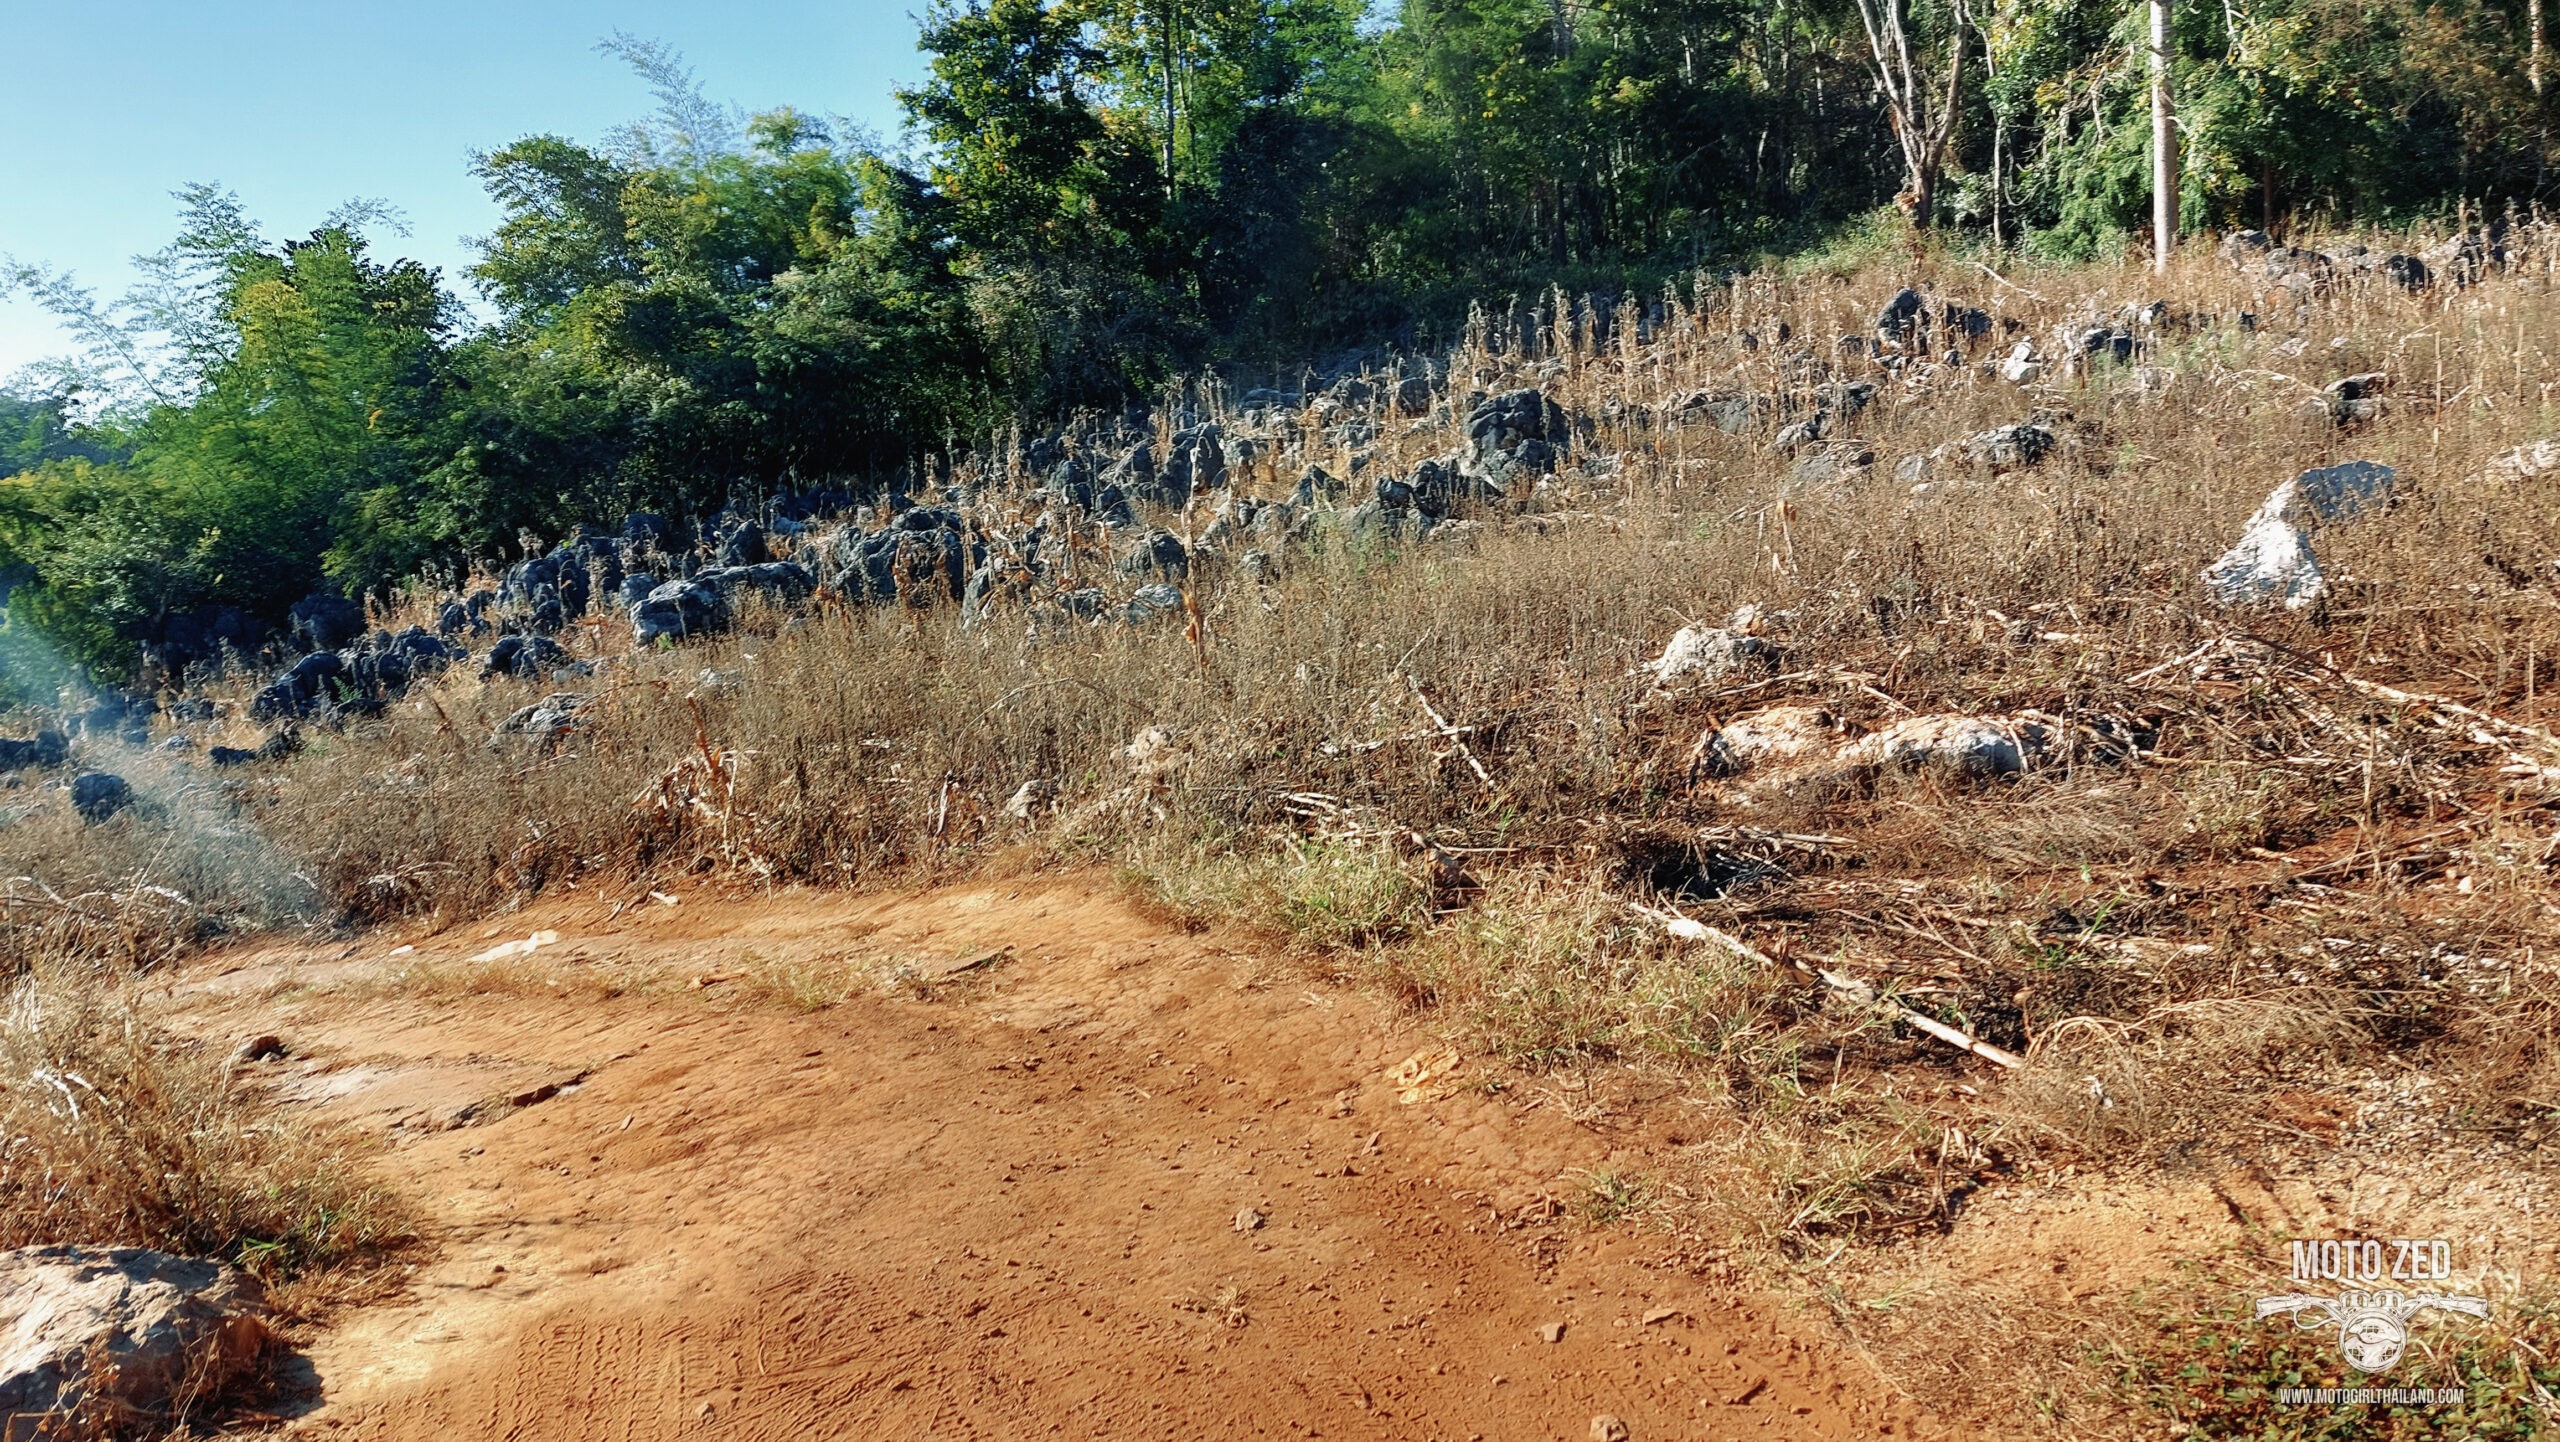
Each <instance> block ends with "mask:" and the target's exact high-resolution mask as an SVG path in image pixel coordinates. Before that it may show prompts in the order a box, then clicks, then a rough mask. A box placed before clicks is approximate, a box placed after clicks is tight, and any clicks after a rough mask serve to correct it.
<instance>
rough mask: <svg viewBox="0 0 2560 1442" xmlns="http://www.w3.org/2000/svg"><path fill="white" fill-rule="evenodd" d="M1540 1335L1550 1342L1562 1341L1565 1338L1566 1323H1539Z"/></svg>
mask: <svg viewBox="0 0 2560 1442" xmlns="http://www.w3.org/2000/svg"><path fill="white" fill-rule="evenodd" d="M1538 1335H1539V1336H1540V1337H1543V1338H1545V1339H1546V1340H1547V1341H1550V1342H1561V1341H1563V1340H1564V1323H1562V1322H1542V1323H1540V1324H1539V1325H1538Z"/></svg>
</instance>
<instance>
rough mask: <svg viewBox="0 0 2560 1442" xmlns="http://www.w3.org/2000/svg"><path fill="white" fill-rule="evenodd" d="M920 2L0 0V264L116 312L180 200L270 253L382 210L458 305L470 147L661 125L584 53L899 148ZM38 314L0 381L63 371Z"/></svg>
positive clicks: (7, 313)
mask: <svg viewBox="0 0 2560 1442" xmlns="http://www.w3.org/2000/svg"><path fill="white" fill-rule="evenodd" d="M921 8H922V0H912V3H911V0H834V3H816V0H752V3H739V0H731V3H727V4H717V5H714V4H701V3H694V4H678V3H673V0H620V3H606V0H426V3H419V0H409V3H405V4H384V3H378V0H335V3H324V0H0V53H5V54H6V56H7V59H6V61H5V74H6V75H7V84H6V87H5V89H0V254H5V255H9V256H12V257H14V258H16V259H18V260H21V261H26V262H31V263H35V264H41V265H46V266H50V267H53V268H55V269H60V270H68V271H71V272H72V273H73V274H74V275H75V276H76V277H77V278H78V279H79V280H80V281H81V282H83V283H84V284H86V285H88V286H90V287H91V288H92V289H94V290H96V291H98V292H100V293H101V294H102V295H106V296H112V295H115V294H118V293H121V292H122V291H123V290H124V288H125V287H126V286H127V285H128V284H130V283H131V281H132V279H133V272H132V270H131V267H130V265H129V261H130V259H131V257H133V256H135V255H138V254H142V253H145V252H148V251H153V250H157V249H159V248H160V247H161V246H162V245H164V244H166V243H167V242H168V239H169V236H170V233H171V232H172V231H173V230H174V228H175V226H176V204H175V202H173V201H172V200H171V199H170V192H171V191H173V190H175V189H177V188H178V187H179V186H180V185H182V184H185V183H187V182H189V181H197V180H204V181H213V182H216V183H218V184H220V185H222V186H224V187H226V188H228V189H230V190H233V191H236V192H237V193H238V194H239V196H240V199H241V201H242V204H243V205H244V207H245V208H246V209H247V211H248V213H249V214H250V215H251V216H252V217H254V218H256V219H257V221H258V222H259V223H260V224H261V225H262V226H263V227H264V228H265V231H266V233H267V234H268V235H269V236H271V237H277V238H282V237H285V236H293V235H300V234H302V233H304V232H306V231H308V230H310V229H311V228H312V227H314V226H316V225H318V224H319V223H320V222H321V220H322V219H323V217H325V216H326V215H327V214H328V213H329V211H330V210H332V209H334V208H335V207H336V206H337V205H338V204H340V203H341V202H343V201H346V200H348V199H350V198H353V197H358V196H365V197H373V198H379V199H382V200H386V201H389V202H390V203H391V204H392V205H394V206H396V207H398V208H399V209H400V210H401V211H402V212H403V214H404V215H405V217H406V219H407V222H408V225H409V234H408V236H407V237H405V238H402V237H398V236H393V235H387V234H386V235H378V236H377V241H378V242H379V244H380V246H381V248H382V249H383V250H385V251H387V252H394V253H398V254H402V255H410V256H415V257H417V258H418V259H420V260H423V261H425V262H427V263H428V264H430V265H436V266H441V267H443V269H444V271H445V274H446V278H447V280H448V283H449V284H451V285H452V286H453V287H454V288H455V289H457V290H459V291H461V292H462V293H464V294H466V295H467V294H469V289H468V285H467V282H466V281H465V280H464V279H463V277H462V275H461V271H462V268H463V267H464V266H465V265H466V264H468V263H469V261H470V259H471V255H472V252H471V248H470V247H469V245H468V244H466V243H465V240H464V237H466V236H472V235H482V234H486V233H487V232H488V231H489V230H491V229H492V228H493V227H494V226H495V224H496V221H497V212H496V211H495V209H494V208H493V207H491V206H490V204H489V203H488V201H487V200H486V199H485V198H484V197H483V196H482V194H481V192H480V188H479V186H478V185H477V184H476V183H475V182H474V181H473V180H472V178H471V174H470V171H469V162H470V155H471V152H473V151H475V150H485V149H490V148H494V147H496V146H499V145H503V144H505V143H506V142H508V141H510V140H513V139H515V138H517V137H518V136H522V135H529V134H536V133H543V132H548V133H552V134H559V135H567V136H570V137H573V138H576V139H582V140H595V139H601V138H602V137H603V136H604V135H605V134H606V132H608V131H610V130H612V129H613V128H614V127H615V126H617V125H620V124H622V123H624V122H626V121H629V120H633V119H636V118H638V117H640V116H641V115H643V114H645V113H646V112H647V111H649V110H650V108H651V105H652V102H651V100H650V98H649V93H648V90H647V88H646V87H645V86H644V85H643V84H642V83H641V82H640V80H639V79H638V77H636V76H634V75H633V74H632V73H631V72H630V70H629V69H628V68H627V67H626V66H625V65H623V63H622V62H621V61H619V60H616V59H613V58H612V57H610V56H605V55H599V54H597V53H596V51H595V45H596V42H597V41H599V40H601V39H603V38H605V37H606V36H608V35H610V34H612V33H613V32H614V31H616V30H621V31H625V32H628V33H629V34H631V35H633V36H635V37H638V38H640V39H644V40H655V41H659V42H661V43H663V44H666V45H668V46H671V47H673V48H674V49H675V50H677V51H679V52H681V53H682V54H683V55H684V57H685V59H686V60H687V61H688V62H689V63H690V64H691V65H692V67H693V69H694V72H695V74H696V76H697V77H698V78H699V79H700V81H701V85H702V88H703V90H704V91H705V93H707V94H708V95H709V96H710V97H711V98H712V99H714V100H717V101H722V102H731V103H735V104H737V105H739V106H741V107H743V108H745V109H747V110H750V111H754V110H766V109H771V108H773V107H775V106H779V105H792V106H796V107H798V108H799V109H801V110H805V111H810V112H813V113H818V114H829V115H841V116H845V117H848V118H850V119H852V120H855V121H857V122H860V123H862V124H866V125H868V126H870V127H872V128H873V129H874V130H876V131H878V132H879V133H881V135H882V136H883V137H884V138H886V139H888V140H890V141H892V142H894V141H895V140H896V138H897V127H898V123H899V116H898V110H897V104H896V101H895V99H894V97H893V96H892V94H891V91H892V90H893V89H894V88H895V87H896V86H898V85H900V84H907V83H912V82H913V81H914V80H915V79H916V78H917V77H919V76H921V75H922V74H923V71H924V64H923V60H922V58H921V57H920V56H919V55H918V54H917V52H916V48H915V28H916V27H915V19H914V15H915V13H916V12H917V11H918V10H920V9H921ZM69 348H70V347H69V343H68V341H67V340H66V338H65V337H64V336H63V335H62V333H61V332H60V331H59V330H58V329H57V328H56V327H55V326H54V325H53V323H52V320H51V318H50V317H48V316H47V315H45V314H44V313H43V312H42V311H40V310H38V309H37V308H36V307H35V306H34V305H33V304H31V303H29V302H28V301H26V300H24V299H23V298H21V299H11V300H0V379H5V378H6V377H7V376H8V375H9V374H11V373H12V372H15V371H17V370H19V369H20V368H22V367H24V366H26V365H28V364H29V363H31V362H33V361H36V360H40V359H42V358H44V357H46V356H49V355H57V354H61V353H63V352H65V351H67V350H68V349H69Z"/></svg>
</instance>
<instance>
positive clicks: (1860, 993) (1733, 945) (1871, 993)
mask: <svg viewBox="0 0 2560 1442" xmlns="http://www.w3.org/2000/svg"><path fill="white" fill-rule="evenodd" d="M1628 905H1629V906H1630V907H1631V908H1632V909H1633V910H1635V911H1636V912H1637V913H1639V914H1641V915H1644V916H1647V917H1650V918H1652V919H1653V920H1655V921H1658V922H1660V923H1662V926H1663V929H1664V930H1667V931H1669V932H1670V933H1671V934H1672V935H1673V936H1676V937H1679V938H1680V939H1681V940H1683V941H1712V942H1714V943H1715V944H1716V945H1718V946H1721V947H1723V948H1724V949H1725V950H1727V951H1730V952H1732V953H1733V954H1734V955H1736V956H1739V957H1741V958H1742V959H1743V960H1745V961H1749V962H1754V963H1757V964H1759V965H1761V966H1766V967H1769V968H1772V969H1775V968H1777V967H1778V966H1779V965H1781V963H1780V962H1779V961H1778V959H1777V958H1775V957H1773V956H1771V955H1769V954H1768V953H1767V952H1765V951H1762V950H1760V949H1759V948H1758V947H1755V946H1753V945H1751V944H1750V943H1749V942H1746V941H1744V940H1743V939H1742V938H1741V937H1738V936H1735V935H1733V934H1732V933H1731V932H1728V931H1723V930H1720V929H1718V928H1716V927H1712V926H1709V925H1707V924H1706V923H1705V922H1703V921H1693V920H1691V919H1690V918H1688V917H1685V916H1682V915H1680V914H1679V913H1677V912H1673V911H1663V910H1659V909H1657V908H1654V907H1648V906H1637V905H1635V904H1634V903H1633V902H1630V903H1628ZM1792 965H1793V966H1794V968H1795V969H1796V970H1797V971H1800V972H1803V973H1804V974H1805V975H1807V976H1810V977H1812V978H1814V979H1815V980H1817V981H1820V982H1821V983H1822V984H1823V985H1824V986H1827V987H1829V988H1831V990H1833V991H1835V992H1837V993H1839V994H1840V995H1842V996H1845V997H1847V998H1848V999H1849V1000H1851V1001H1853V1002H1855V1003H1857V1004H1858V1005H1860V1006H1863V1007H1865V1008H1867V1009H1868V1010H1870V1011H1875V1012H1880V1013H1883V1014H1884V1015H1887V1016H1891V1017H1893V1018H1895V1019H1896V1020H1899V1021H1903V1022H1907V1023H1909V1024H1910V1025H1911V1026H1913V1027H1915V1028H1917V1029H1919V1030H1921V1031H1924V1032H1927V1033H1928V1034H1929V1035H1931V1036H1933V1037H1936V1038H1937V1039H1938V1040H1940V1041H1942V1042H1945V1043H1946V1044H1947V1045H1949V1046H1952V1047H1955V1048H1957V1049H1958V1050H1961V1051H1969V1052H1971V1053H1973V1054H1974V1055H1975V1056H1978V1057H1981V1058H1982V1059H1983V1060H1985V1061H1989V1062H1996V1063H1998V1064H1999V1065H2001V1066H2004V1067H2012V1068H2015V1067H2022V1066H2025V1065H2026V1064H2027V1059H2026V1058H2025V1057H2022V1056H2020V1055H2018V1054H2017V1053H2016V1052H2013V1051H2004V1050H2002V1049H2001V1048H1999V1047H1996V1046H1993V1045H1992V1044H1991V1043H1989V1042H1987V1041H1984V1040H1982V1039H1980V1038H1979V1037H1975V1036H1971V1035H1969V1034H1967V1033H1965V1032H1962V1031H1959V1030H1957V1029H1956V1028H1954V1027H1951V1026H1949V1025H1947V1024H1946V1023H1945V1022H1942V1021H1940V1020H1938V1019H1937V1018H1936V1017H1932V1016H1923V1015H1922V1014H1920V1013H1919V1012H1916V1011H1913V1010H1912V1009H1911V1008H1909V1007H1907V1006H1904V1005H1902V1004H1901V1003H1900V1002H1897V1001H1894V1000H1892V999H1891V998H1889V997H1886V996H1883V995H1880V994H1879V993H1878V992H1877V991H1876V989H1875V988H1874V987H1872V986H1869V985H1868V984H1867V983H1865V982H1863V981H1860V980H1858V979H1857V978H1855V977H1849V976H1842V975H1841V974H1840V973H1838V972H1836V971H1832V970H1830V969H1828V968H1826V967H1819V966H1812V965H1809V964H1807V963H1805V962H1801V961H1798V962H1793V963H1792Z"/></svg>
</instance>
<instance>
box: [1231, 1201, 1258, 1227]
mask: <svg viewBox="0 0 2560 1442" xmlns="http://www.w3.org/2000/svg"><path fill="white" fill-rule="evenodd" d="M1261 1227H1262V1213H1260V1212H1257V1211H1255V1210H1254V1209H1253V1208H1251V1207H1246V1208H1245V1209H1243V1210H1242V1211H1239V1212H1237V1213H1236V1221H1235V1228H1236V1230H1237V1231H1239V1232H1252V1231H1259V1230H1260V1229H1261Z"/></svg>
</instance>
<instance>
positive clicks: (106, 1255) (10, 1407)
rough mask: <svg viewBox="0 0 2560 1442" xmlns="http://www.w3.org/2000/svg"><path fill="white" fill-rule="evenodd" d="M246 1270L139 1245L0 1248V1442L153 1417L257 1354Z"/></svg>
mask: <svg viewBox="0 0 2560 1442" xmlns="http://www.w3.org/2000/svg"><path fill="white" fill-rule="evenodd" d="M259 1301H260V1294H259V1289H258V1285H257V1283H256V1282H255V1281H253V1280H251V1279H250V1278H248V1277H246V1276H243V1275H242V1274H240V1273H238V1272H235V1271H233V1270H232V1269H230V1268H229V1267H225V1266H222V1265H220V1264H218V1263H214V1262H206V1261H197V1260H194V1259H192V1258H187V1257H173V1256H170V1255H168V1254H167V1253H164V1252H154V1251H148V1250H145V1249H143V1248H140V1247H27V1248H22V1249H20V1250H18V1251H14V1252H8V1253H0V1318H5V1319H6V1326H7V1329H6V1332H5V1334H0V1335H5V1337H6V1343H5V1347H0V1442H35V1439H37V1438H49V1437H100V1436H115V1435H124V1434H127V1433H131V1432H135V1431H139V1430H141V1429H144V1428H154V1427H164V1426H166V1425H168V1424H169V1423H170V1422H172V1421H174V1420H175V1419H176V1417H177V1416H178V1415H179V1414H180V1413H182V1412H183V1411H185V1410H186V1409H187V1408H188V1407H189V1406H190V1405H191V1404H192V1403H194V1402H195V1401H197V1400H198V1399H199V1398H202V1397H204V1396H205V1395H207V1394H209V1393H212V1392H215V1391H218V1390H219V1389H221V1388H222V1387H224V1386H226V1385H228V1384H229V1383H230V1382H231V1381H232V1380H233V1379H234V1378H236V1377H238V1376H239V1375H241V1374H242V1373H243V1372H245V1371H247V1370H248V1369H250V1368H253V1367H255V1366H256V1365H257V1363H258V1360H259V1357H260V1355H261V1354H262V1353H263V1352H264V1351H265V1350H266V1348H267V1345H268V1340H269V1333H268V1331H267V1326H266V1323H265V1322H264V1321H263V1320H262V1319H261V1318H260V1316H259V1315H258V1310H257V1309H258V1303H259Z"/></svg>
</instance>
